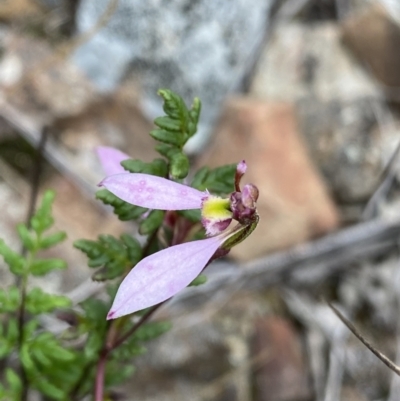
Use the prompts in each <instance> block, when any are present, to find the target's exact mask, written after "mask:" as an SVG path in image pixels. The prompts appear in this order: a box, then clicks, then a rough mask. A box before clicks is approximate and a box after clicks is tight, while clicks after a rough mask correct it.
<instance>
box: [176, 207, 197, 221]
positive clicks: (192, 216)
mask: <svg viewBox="0 0 400 401" xmlns="http://www.w3.org/2000/svg"><path fill="white" fill-rule="evenodd" d="M178 214H180V215H181V216H183V217H185V218H186V219H188V220H189V221H191V222H193V223H198V222H200V220H201V210H200V209H193V210H179V211H178Z"/></svg>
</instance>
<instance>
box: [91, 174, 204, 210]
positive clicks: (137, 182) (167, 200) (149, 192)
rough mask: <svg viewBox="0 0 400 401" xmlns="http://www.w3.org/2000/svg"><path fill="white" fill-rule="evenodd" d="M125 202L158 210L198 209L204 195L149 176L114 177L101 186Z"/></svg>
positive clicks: (192, 189)
mask: <svg viewBox="0 0 400 401" xmlns="http://www.w3.org/2000/svg"><path fill="white" fill-rule="evenodd" d="M99 185H100V186H103V187H105V188H107V189H108V190H109V191H110V192H112V193H113V194H114V195H116V196H118V198H121V199H122V200H124V201H125V202H128V203H131V204H133V205H136V206H142V207H147V208H149V209H159V210H188V209H200V207H201V201H202V198H203V197H204V196H205V194H204V193H203V192H200V191H198V190H197V189H194V188H191V187H188V186H186V185H182V184H178V183H176V182H174V181H170V180H167V179H165V178H161V177H156V176H153V175H148V174H139V173H137V174H136V173H135V174H133V173H128V174H117V175H112V176H110V177H107V178H105V179H104V180H103V181H102V182H101V183H100V184H99Z"/></svg>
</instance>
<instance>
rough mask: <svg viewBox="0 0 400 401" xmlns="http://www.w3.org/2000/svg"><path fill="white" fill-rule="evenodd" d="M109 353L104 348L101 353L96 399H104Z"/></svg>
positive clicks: (98, 400) (99, 400)
mask: <svg viewBox="0 0 400 401" xmlns="http://www.w3.org/2000/svg"><path fill="white" fill-rule="evenodd" d="M107 355H108V351H107V350H106V349H104V350H103V351H102V352H101V354H100V358H99V361H98V362H97V370H96V383H95V390H94V391H95V392H94V399H95V401H103V400H104V375H105V368H106V361H107Z"/></svg>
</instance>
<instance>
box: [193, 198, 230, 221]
mask: <svg viewBox="0 0 400 401" xmlns="http://www.w3.org/2000/svg"><path fill="white" fill-rule="evenodd" d="M229 207H230V201H229V199H223V198H218V197H216V196H210V197H209V198H208V199H206V200H204V201H203V205H202V209H201V214H202V216H203V218H206V219H207V220H218V221H220V220H225V219H230V218H231V217H232V212H231V211H230V210H229Z"/></svg>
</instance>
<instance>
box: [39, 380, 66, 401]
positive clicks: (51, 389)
mask: <svg viewBox="0 0 400 401" xmlns="http://www.w3.org/2000/svg"><path fill="white" fill-rule="evenodd" d="M35 385H36V387H37V388H38V390H39V391H40V392H42V393H43V394H45V395H47V396H48V397H50V398H52V399H55V400H62V401H64V400H65V392H64V391H62V390H60V389H59V388H58V387H56V386H55V385H53V384H51V383H50V382H49V381H47V380H44V379H39V380H38V381H36V382H35Z"/></svg>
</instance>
